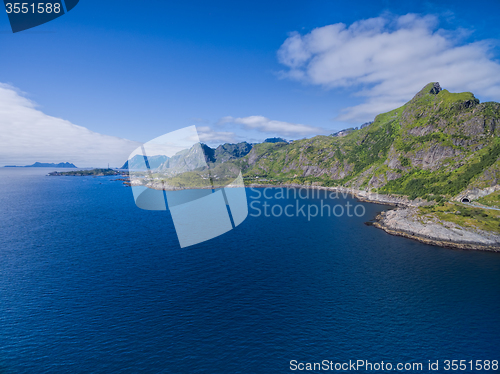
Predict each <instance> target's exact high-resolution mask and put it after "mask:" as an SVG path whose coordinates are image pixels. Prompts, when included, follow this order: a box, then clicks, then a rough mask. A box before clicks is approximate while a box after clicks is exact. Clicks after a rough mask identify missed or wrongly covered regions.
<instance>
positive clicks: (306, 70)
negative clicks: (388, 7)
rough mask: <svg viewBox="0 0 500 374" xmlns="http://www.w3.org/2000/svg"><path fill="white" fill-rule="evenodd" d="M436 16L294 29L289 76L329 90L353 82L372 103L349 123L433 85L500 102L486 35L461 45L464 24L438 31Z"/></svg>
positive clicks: (285, 53)
mask: <svg viewBox="0 0 500 374" xmlns="http://www.w3.org/2000/svg"><path fill="white" fill-rule="evenodd" d="M437 24H438V19H437V18H436V17H434V16H425V17H422V16H419V15H415V14H407V15H404V16H399V17H390V16H382V17H377V18H371V19H367V20H361V21H358V22H355V23H353V24H352V25H350V26H349V27H347V26H346V25H345V24H343V23H336V24H333V25H328V26H324V27H320V28H317V29H314V30H312V31H311V32H310V33H308V34H306V35H300V34H298V33H296V32H295V33H292V34H290V36H289V37H288V38H287V39H286V40H285V42H284V43H283V45H282V46H281V47H280V49H279V51H278V59H279V61H280V63H282V64H284V65H286V66H287V68H288V69H287V70H286V71H283V72H281V74H282V76H284V77H288V78H291V79H294V80H299V81H302V82H305V83H310V84H316V85H321V86H323V87H325V88H350V89H354V90H357V94H356V95H357V96H360V97H364V98H365V102H364V103H362V104H360V105H356V106H353V107H350V108H347V109H346V110H344V111H343V112H342V114H341V115H340V116H339V117H338V119H339V120H342V121H350V122H358V123H359V122H363V121H366V120H370V119H372V118H373V117H374V116H375V115H376V114H379V113H382V112H385V111H387V110H391V109H394V108H396V107H398V106H400V105H402V104H404V103H405V102H406V101H408V100H409V99H411V97H412V96H413V95H415V93H416V92H418V91H419V90H420V89H421V88H422V87H423V86H424V85H425V84H427V83H429V82H440V84H441V86H442V87H444V88H447V89H449V90H450V91H452V92H462V91H471V92H473V93H475V94H478V95H480V96H482V97H485V98H487V99H489V100H500V64H499V63H498V62H497V61H495V60H493V59H492V57H491V56H490V53H489V50H490V45H489V44H488V42H486V41H481V42H474V43H469V44H463V43H462V44H460V39H461V38H463V36H464V34H465V33H466V32H464V30H455V31H445V30H438V29H437Z"/></svg>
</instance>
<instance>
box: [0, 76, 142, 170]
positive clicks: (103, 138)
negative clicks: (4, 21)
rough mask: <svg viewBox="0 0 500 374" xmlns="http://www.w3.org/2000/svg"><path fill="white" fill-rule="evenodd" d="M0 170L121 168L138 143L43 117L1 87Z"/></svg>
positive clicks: (18, 94)
mask: <svg viewBox="0 0 500 374" xmlns="http://www.w3.org/2000/svg"><path fill="white" fill-rule="evenodd" d="M0 144H2V147H0V166H4V165H28V164H32V163H34V162H36V161H38V162H55V163H58V162H71V163H74V164H75V165H77V166H79V167H86V166H106V165H107V164H108V163H109V164H110V166H118V165H122V164H123V162H124V160H126V159H127V157H128V155H129V154H130V152H132V151H133V150H134V149H135V148H137V147H138V146H140V145H141V143H138V142H134V141H131V140H126V139H122V138H118V137H114V136H108V135H103V134H99V133H96V132H93V131H90V130H89V129H87V128H85V127H82V126H77V125H74V124H72V123H71V122H69V121H66V120H63V119H61V118H56V117H52V116H49V115H46V114H45V113H43V112H42V111H40V110H38V109H37V108H36V104H35V103H33V102H32V101H30V100H29V99H27V98H26V97H24V96H23V94H22V93H21V92H19V91H18V90H17V89H15V88H14V87H12V86H10V85H6V84H2V83H0Z"/></svg>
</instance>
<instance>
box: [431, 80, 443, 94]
mask: <svg viewBox="0 0 500 374" xmlns="http://www.w3.org/2000/svg"><path fill="white" fill-rule="evenodd" d="M441 90H442V88H441V86H440V85H439V82H434V83H432V88H431V90H430V91H429V93H430V94H433V95H437V94H438V93H439V91H441Z"/></svg>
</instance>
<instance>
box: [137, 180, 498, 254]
mask: <svg viewBox="0 0 500 374" xmlns="http://www.w3.org/2000/svg"><path fill="white" fill-rule="evenodd" d="M132 185H134V183H133V182H132ZM149 187H150V188H153V189H163V188H161V186H158V185H155V183H153V184H152V185H150V186H149ZM245 187H248V188H280V187H281V188H308V189H317V190H327V191H332V192H338V193H342V194H343V195H344V196H348V195H351V196H352V197H353V198H356V199H357V200H358V201H362V202H368V203H372V204H381V205H387V206H390V207H392V208H390V209H389V210H387V211H384V212H381V213H380V214H378V215H377V216H376V217H374V221H375V222H373V226H375V227H376V228H378V229H381V230H384V231H385V232H386V233H388V234H390V235H395V236H402V237H405V238H408V239H413V240H417V241H420V242H422V243H425V244H429V245H436V246H440V247H447V248H455V249H466V250H480V251H490V252H500V235H498V234H496V233H492V232H487V231H482V230H479V229H473V228H466V227H462V226H458V225H455V224H453V223H451V222H448V221H439V220H438V221H426V222H424V221H422V219H421V218H418V216H417V208H418V207H421V206H426V205H432V203H431V202H428V201H426V200H420V199H417V200H409V199H408V198H406V197H404V196H393V195H382V194H378V193H371V192H369V191H365V190H359V189H354V188H347V187H342V186H337V187H324V186H314V185H312V186H304V185H299V184H267V183H266V184H260V183H250V184H248V185H245ZM182 189H185V188H173V189H172V190H182ZM196 189H199V187H198V188H196Z"/></svg>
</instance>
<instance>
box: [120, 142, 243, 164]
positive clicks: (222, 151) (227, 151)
mask: <svg viewBox="0 0 500 374" xmlns="http://www.w3.org/2000/svg"><path fill="white" fill-rule="evenodd" d="M252 147H253V146H252V144H250V143H247V142H241V143H237V144H229V143H226V144H221V145H219V146H218V147H217V148H210V147H209V146H208V145H206V144H203V143H200V144H195V145H194V146H193V147H192V148H191V149H185V150H183V151H180V152H178V153H176V154H175V155H174V156H172V157H168V156H160V155H156V156H150V157H148V158H147V161H148V163H149V168H150V169H151V170H153V169H158V170H166V169H179V168H180V167H185V166H186V165H188V167H187V169H186V170H193V169H195V168H197V167H200V166H202V165H201V164H200V160H203V158H202V157H200V155H199V152H201V151H202V152H203V154H204V156H203V157H204V160H205V162H207V163H213V164H215V163H217V164H220V163H224V162H228V161H232V160H236V159H239V158H242V157H244V156H246V155H247V154H248V153H249V152H250V151H251V150H252ZM121 168H122V169H131V170H146V169H147V167H146V162H145V160H144V156H142V155H135V156H134V157H132V158H131V159H130V160H127V161H126V162H125V164H123V166H122V167H121Z"/></svg>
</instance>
